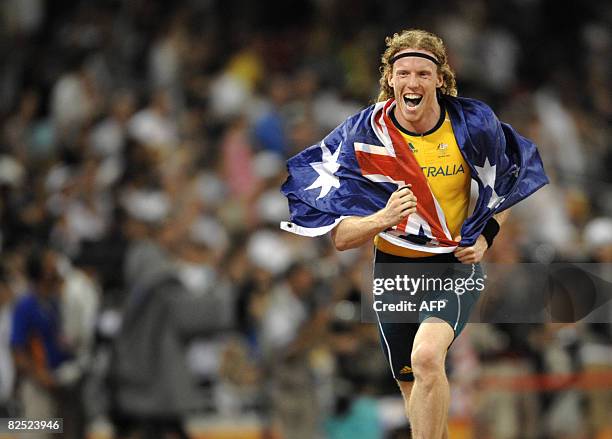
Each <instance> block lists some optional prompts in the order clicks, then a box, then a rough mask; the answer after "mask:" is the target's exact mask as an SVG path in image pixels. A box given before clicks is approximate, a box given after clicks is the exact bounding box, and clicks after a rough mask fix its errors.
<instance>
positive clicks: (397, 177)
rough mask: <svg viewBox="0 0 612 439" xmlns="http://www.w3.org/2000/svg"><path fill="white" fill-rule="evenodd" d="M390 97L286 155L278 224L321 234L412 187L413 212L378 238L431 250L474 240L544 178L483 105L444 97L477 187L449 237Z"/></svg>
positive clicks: (529, 148)
mask: <svg viewBox="0 0 612 439" xmlns="http://www.w3.org/2000/svg"><path fill="white" fill-rule="evenodd" d="M394 105H395V101H394V100H393V99H390V100H388V101H385V102H379V103H377V104H375V105H373V106H370V107H368V108H366V109H365V110H363V111H361V112H360V113H358V114H356V115H354V116H352V117H350V118H349V119H347V120H346V121H345V122H344V123H342V124H341V125H340V126H338V127H337V128H336V129H335V130H333V131H332V132H331V133H330V134H329V135H328V136H326V137H325V138H324V139H323V140H322V141H321V143H319V144H317V145H313V146H311V147H309V148H307V149H305V150H304V151H302V152H301V153H299V154H297V155H296V156H294V157H292V158H291V159H289V161H288V162H287V169H288V171H289V177H288V178H287V181H286V182H285V183H284V184H283V186H282V188H281V191H282V193H283V194H284V195H285V196H286V197H287V199H288V201H289V210H290V213H291V221H290V222H282V223H281V228H282V229H283V230H287V231H289V232H293V233H297V234H299V235H304V236H319V235H323V234H325V233H327V232H328V231H330V230H331V229H333V228H334V227H335V226H336V225H337V224H338V223H339V222H340V221H342V220H343V219H344V218H346V217H348V216H367V215H370V214H372V213H375V212H377V211H378V210H380V209H382V208H383V207H385V205H386V203H387V200H388V199H389V197H390V196H391V194H392V193H393V191H395V190H397V189H398V188H400V187H402V186H405V185H407V184H410V185H411V190H412V192H413V193H414V194H415V195H416V197H417V199H418V200H419V201H418V203H417V211H416V212H415V213H413V214H412V215H410V216H409V217H408V218H407V219H406V220H404V221H403V222H401V223H400V224H398V225H397V226H395V227H393V228H392V229H390V230H387V231H384V232H382V233H381V237H382V238H384V239H386V240H387V241H390V242H392V243H394V244H396V245H399V246H402V247H406V248H411V249H415V250H423V251H427V252H430V253H447V252H452V251H453V250H454V249H455V248H456V247H457V245H461V246H469V245H473V244H474V242H475V241H476V238H478V236H479V235H480V233H481V232H482V229H483V228H484V226H485V224H486V222H487V221H488V220H489V218H491V216H493V215H494V214H495V213H498V212H500V211H502V210H505V209H507V208H509V207H510V206H512V205H514V204H516V203H517V202H519V201H520V200H522V199H524V198H525V197H527V196H529V195H531V194H532V193H534V192H535V191H536V190H538V189H539V188H540V187H542V186H544V185H545V184H546V183H548V179H547V177H546V174H545V173H544V168H543V166H542V161H541V159H540V156H539V154H538V151H537V148H536V146H535V145H534V144H533V143H532V142H531V141H530V140H528V139H526V138H524V137H522V136H520V135H519V134H518V133H517V132H516V131H514V130H513V129H512V127H510V126H509V125H507V124H504V123H501V122H499V120H498V119H497V117H496V116H495V115H494V113H493V111H492V110H491V109H490V108H489V107H488V106H487V105H486V104H484V103H482V102H480V101H477V100H474V99H465V98H452V97H449V96H444V97H443V105H444V107H445V109H446V111H447V112H448V115H449V117H450V120H451V124H452V127H453V131H454V134H455V137H456V140H457V144H458V145H459V148H460V150H461V153H462V154H463V156H464V158H465V160H466V162H467V163H468V165H469V167H470V170H471V176H472V179H473V180H474V181H475V182H476V183H477V185H478V198H477V200H476V205H475V208H474V211H473V213H472V214H471V215H470V216H469V217H468V218H467V220H466V221H465V222H464V224H463V226H462V229H461V236H462V239H461V243H458V242H455V241H453V237H452V236H451V235H450V232H449V230H448V227H447V224H446V219H445V217H444V212H443V211H442V209H441V208H440V205H439V204H438V201H437V200H436V198H435V196H434V195H433V193H432V191H431V189H430V188H429V185H428V183H427V179H426V178H425V176H424V174H423V171H422V170H421V168H420V166H419V164H418V162H417V161H416V158H415V157H414V155H413V153H412V152H411V151H410V148H409V147H408V145H407V144H406V141H405V140H404V138H403V136H402V135H401V133H400V132H399V130H398V129H397V128H396V127H395V125H394V124H393V122H392V121H391V119H390V117H389V112H390V111H391V110H392V109H393V107H394Z"/></svg>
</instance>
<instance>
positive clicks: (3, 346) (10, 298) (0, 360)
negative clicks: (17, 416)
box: [0, 265, 15, 417]
mask: <svg viewBox="0 0 612 439" xmlns="http://www.w3.org/2000/svg"><path fill="white" fill-rule="evenodd" d="M13 303H14V293H13V289H12V288H11V285H10V282H9V277H8V275H7V272H6V270H5V268H4V266H3V265H0V417H8V416H9V415H11V414H12V409H13V407H12V406H13V404H12V402H13V399H12V397H13V385H14V381H15V365H14V364H13V358H12V355H11V352H10V340H11V321H12V312H13Z"/></svg>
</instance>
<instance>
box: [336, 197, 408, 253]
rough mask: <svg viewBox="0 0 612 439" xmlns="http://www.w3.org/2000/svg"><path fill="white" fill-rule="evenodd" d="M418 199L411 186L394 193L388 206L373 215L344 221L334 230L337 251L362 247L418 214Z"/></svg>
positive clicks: (349, 218)
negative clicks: (390, 228)
mask: <svg viewBox="0 0 612 439" xmlns="http://www.w3.org/2000/svg"><path fill="white" fill-rule="evenodd" d="M416 205H417V199H416V197H415V196H414V194H413V193H412V191H411V190H410V188H409V186H404V187H403V188H401V189H398V190H397V191H395V192H393V193H392V194H391V197H390V198H389V200H388V201H387V205H386V206H385V207H384V208H382V209H381V210H379V211H378V212H376V213H373V214H372V215H368V216H365V217H358V216H351V217H348V218H345V219H343V220H342V221H340V223H339V224H338V225H337V226H336V227H335V228H334V229H333V230H332V232H331V238H332V241H333V243H334V246H335V247H336V249H337V250H340V251H342V250H348V249H350V248H355V247H360V246H362V245H363V244H365V243H366V242H369V241H371V240H372V239H373V238H374V237H375V236H376V235H377V234H379V233H380V232H383V231H385V230H387V229H388V228H389V227H393V226H395V225H397V224H399V223H400V222H402V221H403V220H404V219H405V218H407V217H408V215H410V214H412V213H414V212H416Z"/></svg>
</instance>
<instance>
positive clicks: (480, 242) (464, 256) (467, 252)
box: [453, 209, 510, 264]
mask: <svg viewBox="0 0 612 439" xmlns="http://www.w3.org/2000/svg"><path fill="white" fill-rule="evenodd" d="M509 216H510V209H506V210H504V211H503V212H500V213H497V214H495V215H493V219H494V220H495V221H497V224H498V225H499V226H498V227H501V226H502V225H503V224H504V222H506V220H507V219H508V217H509ZM498 231H499V230H498ZM495 234H497V232H495ZM493 237H495V236H493ZM455 240H457V241H459V240H461V237H458V238H455ZM488 249H489V243H488V241H487V238H485V232H483V233H482V234H481V235H480V236H479V237H478V238H477V239H476V242H475V243H474V245H472V246H470V247H457V248H456V249H455V251H454V252H453V253H454V254H455V257H456V258H457V259H459V261H460V262H461V263H463V264H476V263H478V262H480V261H481V260H482V258H483V257H484V254H485V252H486V251H487V250H488Z"/></svg>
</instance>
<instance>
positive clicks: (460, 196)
mask: <svg viewBox="0 0 612 439" xmlns="http://www.w3.org/2000/svg"><path fill="white" fill-rule="evenodd" d="M392 119H393V121H394V122H395V124H396V126H397V127H398V128H399V130H400V132H401V133H402V135H403V136H404V139H405V140H406V142H407V143H408V146H409V147H410V149H411V150H412V152H413V153H414V156H415V157H416V159H417V162H418V163H419V166H421V169H422V170H423V174H425V178H427V182H428V183H429V187H430V188H431V191H432V192H433V194H434V196H435V197H436V199H437V200H438V203H439V204H440V207H441V208H442V211H443V212H444V216H445V217H446V225H447V226H448V230H449V231H450V233H451V235H452V237H453V238H455V237H456V236H457V235H459V232H460V231H461V226H462V225H463V222H464V221H465V220H466V218H467V213H468V205H469V202H470V183H471V177H470V168H469V166H468V165H467V163H466V162H465V160H464V158H463V155H461V151H460V150H459V146H458V145H457V140H456V139H455V134H454V133H453V127H452V126H451V121H450V119H449V118H448V115H445V117H444V120H442V119H441V121H440V122H438V124H437V125H436V127H434V128H433V129H432V130H430V131H429V132H427V133H424V134H423V135H420V134H414V133H409V132H407V131H406V130H405V129H403V128H401V127H400V126H399V124H398V123H397V121H396V120H395V118H392ZM417 202H418V201H417ZM374 245H376V248H378V249H379V250H381V251H383V252H385V253H389V254H392V255H396V256H403V257H408V258H414V257H423V256H429V255H431V253H428V252H424V251H419V250H411V249H407V248H404V247H399V246H397V245H395V244H391V243H390V242H388V241H386V240H384V239H382V238H380V237H379V236H376V237H375V238H374Z"/></svg>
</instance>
